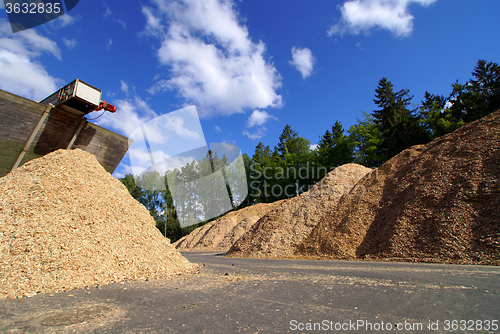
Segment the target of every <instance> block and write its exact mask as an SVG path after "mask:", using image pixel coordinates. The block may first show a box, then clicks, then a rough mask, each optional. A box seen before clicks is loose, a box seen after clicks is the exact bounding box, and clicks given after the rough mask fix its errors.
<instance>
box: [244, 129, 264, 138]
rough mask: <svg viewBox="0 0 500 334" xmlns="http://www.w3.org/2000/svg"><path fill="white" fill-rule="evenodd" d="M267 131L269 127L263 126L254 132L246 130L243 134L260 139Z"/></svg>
mask: <svg viewBox="0 0 500 334" xmlns="http://www.w3.org/2000/svg"><path fill="white" fill-rule="evenodd" d="M266 131H267V129H266V128H265V127H261V128H259V129H258V130H257V132H254V133H250V132H248V131H247V130H244V131H243V134H244V135H245V136H247V137H248V138H250V139H252V140H256V139H260V138H262V137H264V135H265V134H266Z"/></svg>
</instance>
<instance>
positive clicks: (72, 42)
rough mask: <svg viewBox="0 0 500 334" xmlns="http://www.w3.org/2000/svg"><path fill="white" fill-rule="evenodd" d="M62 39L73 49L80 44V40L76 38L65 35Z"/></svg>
mask: <svg viewBox="0 0 500 334" xmlns="http://www.w3.org/2000/svg"><path fill="white" fill-rule="evenodd" d="M62 40H63V42H64V44H65V45H66V47H67V48H68V49H73V48H75V47H76V45H77V44H78V41H77V40H76V38H72V39H66V38H64V37H63V39H62Z"/></svg>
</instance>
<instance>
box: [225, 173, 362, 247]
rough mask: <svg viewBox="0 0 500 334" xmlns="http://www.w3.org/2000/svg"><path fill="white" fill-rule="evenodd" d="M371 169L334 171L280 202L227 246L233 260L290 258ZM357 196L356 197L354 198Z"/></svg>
mask: <svg viewBox="0 0 500 334" xmlns="http://www.w3.org/2000/svg"><path fill="white" fill-rule="evenodd" d="M371 171H372V170H371V169H370V168H366V167H364V166H361V165H358V164H346V165H343V166H340V167H337V168H335V169H334V170H333V171H331V172H330V173H328V174H327V175H326V176H325V177H324V178H323V179H322V180H321V181H320V182H318V183H317V184H315V185H314V186H313V187H312V188H311V189H310V190H309V191H308V192H305V193H302V194H301V195H299V196H297V197H293V198H290V199H287V200H284V201H283V202H282V203H281V204H280V205H279V206H277V207H276V208H275V209H273V210H271V211H269V212H268V213H267V214H266V215H264V216H263V217H262V218H261V219H260V220H259V221H258V222H257V223H256V224H255V225H253V226H252V228H251V229H250V230H248V232H247V233H245V234H244V235H243V236H242V237H241V238H240V239H238V240H237V241H236V242H235V244H234V245H233V246H232V247H231V249H230V250H229V252H228V255H230V256H234V257H247V256H250V257H293V256H295V253H296V251H297V247H298V246H299V245H300V244H301V243H302V241H303V240H304V239H305V238H307V237H308V236H309V234H310V233H311V231H312V229H313V228H314V227H315V226H316V224H318V222H319V221H321V219H322V218H323V216H324V215H326V214H328V212H329V211H330V210H332V209H333V208H334V207H336V206H337V203H338V202H339V200H340V198H341V197H342V196H343V195H344V194H348V193H349V192H350V190H351V188H352V187H353V186H354V185H355V184H356V183H357V182H358V181H359V180H360V179H361V178H363V177H364V176H365V175H367V174H368V173H369V172H371ZM356 197H357V196H356Z"/></svg>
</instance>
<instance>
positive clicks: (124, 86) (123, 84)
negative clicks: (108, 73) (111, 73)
mask: <svg viewBox="0 0 500 334" xmlns="http://www.w3.org/2000/svg"><path fill="white" fill-rule="evenodd" d="M120 89H121V90H122V92H124V93H125V94H127V95H128V84H127V83H126V82H125V81H123V80H121V81H120Z"/></svg>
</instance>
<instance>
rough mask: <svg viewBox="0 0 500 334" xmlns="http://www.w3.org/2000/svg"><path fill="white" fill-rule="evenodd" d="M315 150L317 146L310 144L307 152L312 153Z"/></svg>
mask: <svg viewBox="0 0 500 334" xmlns="http://www.w3.org/2000/svg"><path fill="white" fill-rule="evenodd" d="M317 148H318V144H312V145H311V146H309V150H311V151H314V150H315V149H317Z"/></svg>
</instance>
